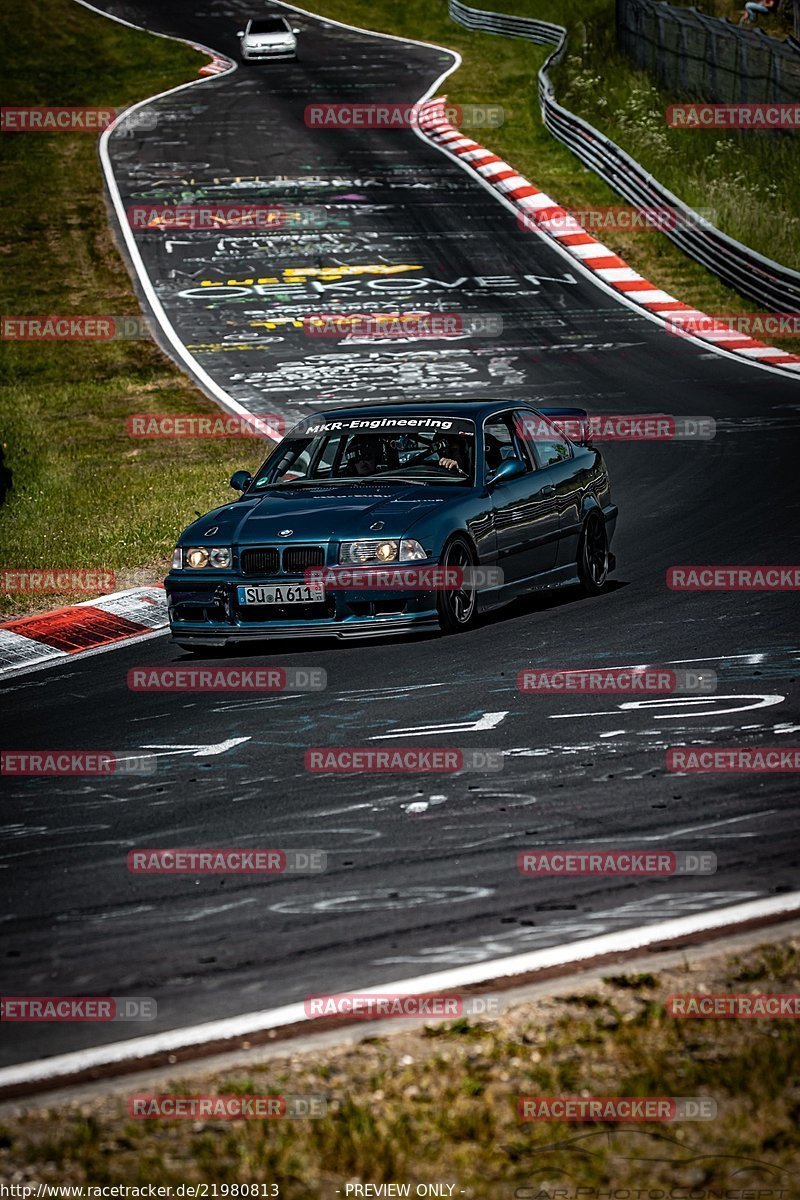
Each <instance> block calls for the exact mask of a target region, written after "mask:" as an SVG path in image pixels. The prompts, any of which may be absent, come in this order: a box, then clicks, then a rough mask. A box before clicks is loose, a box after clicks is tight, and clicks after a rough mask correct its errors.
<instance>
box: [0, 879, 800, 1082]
mask: <svg viewBox="0 0 800 1200" xmlns="http://www.w3.org/2000/svg"><path fill="white" fill-rule="evenodd" d="M798 911H800V892H790V893H787V894H786V895H784V896H770V897H764V898H763V899H760V900H750V901H746V902H745V903H743V904H735V905H732V906H730V907H728V908H720V909H716V910H711V911H710V912H709V911H706V912H702V913H692V914H691V915H690V916H686V917H675V918H674V919H672V920H670V921H659V922H658V923H657V924H655V925H645V926H640V927H638V928H635V929H623V930H618V931H616V932H615V933H607V934H601V935H600V936H599V937H592V938H585V939H583V940H581V941H577V942H572V943H569V944H567V945H565V946H552V947H548V948H546V949H544V950H532V951H528V952H527V953H524V954H515V955H512V956H510V957H507V958H498V959H494V960H492V961H489V962H482V963H472V964H469V965H466V966H461V967H455V968H451V969H449V970H444V971H437V972H435V973H434V974H431V975H417V976H415V977H413V978H410V979H401V980H396V981H394V982H392V983H384V984H380V985H375V986H372V987H367V988H354V989H339V991H344V990H353V991H358V992H359V994H361V993H363V994H365V995H380V994H382V993H385V992H393V993H397V994H400V995H416V994H423V995H427V994H432V993H438V992H444V991H447V990H448V989H453V988H460V987H461V988H463V987H469V986H471V985H474V984H482V983H489V982H491V981H493V980H497V979H505V978H508V977H511V976H514V975H526V974H528V973H530V972H534V971H542V970H545V969H546V968H549V967H555V966H568V965H570V964H572V963H580V962H584V961H587V960H589V959H593V958H598V957H600V956H601V955H605V954H628V953H631V952H633V951H637V950H641V949H643V948H644V947H646V946H651V945H654V944H655V943H658V942H665V941H669V940H672V939H675V938H680V937H689V936H692V935H694V934H698V933H712V932H714V931H716V930H721V929H725V928H726V927H727V926H730V925H738V924H741V923H742V922H744V921H752V920H754V919H760V918H769V917H774V918H780V917H782V916H784V915H785V914H787V913H793V912H798ZM765 936H766V935H765ZM300 1023H302V1024H306V1025H307V1026H308V1028H309V1029H313V1025H314V1021H313V1018H310V1017H307V1016H306V1012H305V1006H304V1005H303V1004H300V1003H298V1004H286V1005H283V1006H282V1007H281V1008H273V1009H265V1010H263V1011H261V1012H250V1013H243V1014H242V1015H241V1016H238V1017H227V1018H224V1019H222V1020H219V1021H208V1022H206V1023H204V1024H202V1025H189V1026H186V1027H184V1028H183V1029H170V1030H167V1031H166V1032H164V1033H155V1034H151V1035H150V1036H149V1037H140V1038H132V1039H130V1040H128V1041H124V1042H112V1043H111V1044H110V1045H106V1046H95V1047H93V1048H92V1049H89V1050H78V1051H75V1052H73V1053H70V1054H59V1055H55V1056H54V1057H52V1058H45V1059H40V1060H39V1061H36V1062H26V1063H18V1064H16V1065H14V1066H11V1067H3V1068H2V1069H0V1089H2V1088H8V1087H15V1086H18V1085H19V1084H22V1083H39V1082H45V1081H54V1080H56V1079H58V1078H59V1077H60V1076H69V1075H74V1074H77V1073H78V1072H80V1071H86V1070H89V1069H99V1068H102V1067H108V1066H111V1065H114V1064H119V1063H131V1064H135V1063H136V1062H137V1061H139V1060H141V1059H144V1058H148V1057H150V1056H151V1055H156V1054H170V1053H173V1052H174V1051H176V1050H179V1049H185V1048H187V1047H190V1046H204V1045H206V1044H209V1043H213V1042H220V1041H226V1040H232V1039H235V1038H246V1037H248V1036H249V1035H252V1034H254V1033H257V1032H261V1031H263V1030H267V1029H280V1028H281V1027H282V1026H286V1025H295V1024H300Z"/></svg>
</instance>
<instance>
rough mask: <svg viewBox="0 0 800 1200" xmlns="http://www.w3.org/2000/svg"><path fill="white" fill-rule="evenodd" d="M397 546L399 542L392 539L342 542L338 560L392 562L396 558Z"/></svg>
mask: <svg viewBox="0 0 800 1200" xmlns="http://www.w3.org/2000/svg"><path fill="white" fill-rule="evenodd" d="M399 548H400V547H399V543H398V542H394V541H377V540H375V541H368V542H342V545H341V549H340V550H339V562H340V563H373V562H379V563H385V562H394V561H395V560H396V559H397V555H398V552H399Z"/></svg>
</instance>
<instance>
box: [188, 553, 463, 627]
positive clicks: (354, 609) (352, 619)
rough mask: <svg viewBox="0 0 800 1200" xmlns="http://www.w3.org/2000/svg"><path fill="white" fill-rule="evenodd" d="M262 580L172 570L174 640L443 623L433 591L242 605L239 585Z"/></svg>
mask: <svg viewBox="0 0 800 1200" xmlns="http://www.w3.org/2000/svg"><path fill="white" fill-rule="evenodd" d="M200 574H201V573H200V572H198V573H197V575H198V576H199V575H200ZM258 582H259V581H258V580H255V579H252V578H249V577H248V578H247V579H242V578H241V577H230V576H229V577H227V578H225V579H219V578H218V577H214V576H209V575H208V574H206V573H205V572H203V577H202V578H197V577H195V578H191V579H187V578H186V572H185V571H181V572H179V573H178V572H175V573H172V574H170V575H168V576H167V578H166V579H165V580H164V587H165V590H166V593H167V604H168V609H169V623H170V630H171V632H172V636H173V638H174V639H175V641H177V642H180V643H181V644H182V645H187V646H189V645H191V646H195V645H196V646H201V645H205V646H224V645H227V644H228V643H233V642H249V641H259V640H261V641H264V640H272V639H274V638H298V637H309V638H318V637H332V638H338V639H340V640H342V639H347V638H360V637H392V636H394V635H396V634H401V633H416V632H424V631H425V630H430V629H438V628H439V621H438V613H437V609H436V596H435V593H433V592H409V591H397V592H394V591H380V592H376V591H361V590H353V591H350V590H345V589H341V590H330V591H329V592H328V594H327V596H326V599H325V602H324V604H294V605H286V606H276V607H275V608H272V607H270V608H265V607H261V606H253V605H240V604H239V602H238V599H237V593H236V589H237V587H239V586H241V585H243V584H245V585H252V584H254V583H258ZM263 582H265V583H276V582H280V583H282V584H285V585H288V584H292V583H298V584H300V583H302V582H303V579H302V578H301V577H300V576H298V577H296V578H288V577H286V576H282V577H281V579H280V580H277V579H275V578H272V579H269V580H264V581H263Z"/></svg>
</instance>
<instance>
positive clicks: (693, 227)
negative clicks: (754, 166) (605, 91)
mask: <svg viewBox="0 0 800 1200" xmlns="http://www.w3.org/2000/svg"><path fill="white" fill-rule="evenodd" d="M449 11H450V16H451V17H452V19H453V20H454V21H456V22H457V23H458V24H459V25H463V26H464V27H465V28H466V29H474V30H480V31H482V32H484V33H497V34H503V35H505V36H506V37H519V38H525V39H526V40H527V41H530V42H536V43H537V44H538V45H552V46H554V47H555V49H554V50H553V52H552V53H551V54H549V55H548V57H547V59H546V60H545V62H544V64H543V66H542V68H541V70H540V71H539V102H540V104H541V109H542V120H543V121H544V124H545V128H546V129H547V130H549V132H550V133H551V134H552V135H553V137H555V138H557V139H558V140H559V141H560V142H563V143H564V145H565V146H567V147H568V148H569V149H570V150H571V151H572V152H573V154H575V155H576V156H577V157H578V158H579V159H580V160H581V162H582V163H584V164H585V165H586V166H587V167H590V168H591V169H592V170H593V171H595V172H596V174H598V175H599V176H600V178H601V179H603V180H605V182H606V183H607V184H609V186H610V187H612V188H614V190H615V191H616V192H619V194H620V195H621V196H623V197H624V198H625V199H626V200H627V201H628V202H629V203H631V204H633V205H635V206H636V207H637V208H639V209H667V210H669V211H670V212H674V213H675V214H676V217H675V222H674V227H671V228H668V227H664V226H662V232H663V233H664V234H665V235H666V236H667V237H668V238H670V240H671V241H673V242H674V243H675V245H676V246H679V247H680V249H681V250H683V251H684V252H685V253H686V254H688V255H689V256H690V257H691V258H693V259H695V261H696V262H699V263H702V265H703V266H704V267H706V268H707V269H708V270H709V271H711V272H712V273H713V274H714V275H716V276H718V277H719V278H720V279H721V280H722V281H723V283H725V284H727V285H728V286H729V287H732V288H735V289H736V291H737V292H739V293H740V294H741V295H743V296H747V297H748V298H749V299H750V300H754V301H755V302H756V304H758V305H759V306H760V307H762V308H767V309H771V310H772V311H774V312H800V272H798V271H794V270H792V269H791V268H790V267H784V266H782V265H781V263H777V262H773V260H772V259H769V258H765V257H764V255H762V254H759V253H758V252H757V251H756V250H753V249H751V248H750V247H749V246H745V245H744V244H743V243H742V242H737V241H736V240H735V239H734V238H731V237H728V235H727V234H725V233H722V231H721V230H719V229H717V228H716V227H715V226H713V225H711V224H710V223H709V222H708V221H706V220H705V219H704V218H702V217H701V216H699V214H697V213H695V212H694V210H693V209H691V208H690V207H689V206H688V205H687V204H685V203H684V202H683V201H682V200H680V199H679V198H678V197H677V196H675V195H674V194H673V193H672V192H670V191H669V190H668V189H667V188H665V187H664V186H663V184H661V183H659V181H658V180H657V179H656V178H655V177H654V176H653V175H652V174H651V173H650V172H649V171H646V170H645V168H644V167H643V166H641V164H640V163H638V162H636V160H635V159H633V158H631V156H630V155H629V154H626V153H625V151H624V150H622V149H621V148H620V147H619V146H617V145H616V143H615V142H612V141H610V139H609V138H607V137H605V136H604V135H603V134H602V133H601V132H600V130H599V129H595V127H594V126H593V125H590V124H589V122H588V121H584V120H583V118H582V117H578V116H576V115H575V114H574V113H571V112H569V111H568V110H567V109H566V108H564V107H563V105H561V104H559V103H558V101H557V100H556V98H555V92H554V88H553V84H552V82H551V80H550V76H549V71H550V68H551V67H553V66H554V65H555V64H556V63H558V62H559V61H560V59H561V58H562V56H563V54H564V51H565V49H566V42H567V31H566V29H565V28H564V27H563V26H562V25H554V24H551V23H550V22H548V21H537V20H534V19H533V18H530V17H514V16H509V15H508V14H505V13H495V12H485V11H483V10H481V9H478V8H471V7H469V6H468V5H466V4H463V3H462V2H461V0H449Z"/></svg>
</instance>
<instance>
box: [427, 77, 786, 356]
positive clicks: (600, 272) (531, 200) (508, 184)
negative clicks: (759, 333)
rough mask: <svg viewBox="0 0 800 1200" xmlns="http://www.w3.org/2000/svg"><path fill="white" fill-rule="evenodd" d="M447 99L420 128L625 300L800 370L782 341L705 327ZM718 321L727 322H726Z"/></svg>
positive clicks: (700, 334)
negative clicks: (453, 113)
mask: <svg viewBox="0 0 800 1200" xmlns="http://www.w3.org/2000/svg"><path fill="white" fill-rule="evenodd" d="M446 101H447V97H446V96H438V97H437V98H436V99H434V100H429V101H427V103H425V104H423V105H421V107H420V109H419V115H418V122H417V123H418V128H419V130H420V132H421V133H422V134H423V135H424V136H425V137H426V138H427V140H428V141H430V142H433V144H434V145H436V146H439V147H440V148H441V149H443V150H446V151H447V152H448V153H449V154H452V155H453V156H455V157H456V158H457V159H458V160H459V161H460V162H461V163H462V164H464V165H465V166H466V167H467V168H468V169H469V170H471V171H473V172H474V173H475V174H476V175H477V176H478V177H479V178H480V179H481V180H483V182H484V183H485V184H488V185H489V186H490V187H491V188H493V189H494V190H495V191H497V192H499V193H500V195H501V196H503V197H504V198H505V200H507V201H508V202H510V203H511V205H512V207H514V208H516V209H517V211H518V212H519V213H520V214H522V215H523V216H525V218H526V219H527V221H528V222H530V227H535V229H536V230H537V231H541V232H542V233H543V234H545V235H547V236H549V237H551V238H553V240H554V241H555V242H557V244H558V245H559V246H561V247H562V248H563V249H564V250H565V251H566V252H567V253H568V254H569V255H571V256H572V257H573V258H575V259H577V260H578V261H579V262H580V264H581V265H582V266H583V267H584V268H586V269H588V270H590V271H591V272H593V273H594V274H595V275H596V276H597V278H598V279H601V280H602V281H603V283H605V284H606V285H608V286H609V287H610V288H612V289H613V290H614V291H616V292H618V293H620V295H621V297H623V298H624V299H625V300H626V301H628V302H630V303H632V304H633V305H636V306H640V307H641V308H643V309H645V310H646V311H647V312H648V313H650V314H651V315H654V316H656V317H658V318H660V319H661V320H663V322H664V324H665V326H671V327H672V329H671V332H673V333H675V334H676V335H677V336H682V337H691V338H692V339H694V340H696V341H700V342H706V343H708V344H709V345H711V346H713V347H714V349H716V350H724V351H726V352H727V353H730V354H734V355H739V356H741V357H743V358H746V359H748V360H749V361H750V362H753V361H755V362H757V363H758V364H759V365H762V366H769V367H780V368H781V369H783V370H786V371H792V372H800V355H797V354H789V353H788V352H787V351H786V350H782V349H780V348H779V347H777V346H767V345H766V344H765V343H764V342H759V341H756V340H755V338H751V337H748V336H747V335H745V334H741V333H737V332H736V331H735V330H733V329H728V328H713V327H712V328H704V326H710V325H712V323H713V318H711V317H709V316H707V314H706V313H703V312H700V310H699V309H696V308H692V307H691V305H689V304H684V303H682V301H680V300H678V299H676V298H675V296H671V295H670V294H669V292H665V291H663V290H662V289H661V288H657V287H656V286H655V284H653V283H650V282H649V280H647V279H645V278H644V276H643V275H640V274H639V273H638V272H637V271H634V270H633V268H632V267H629V266H628V264H627V263H626V262H625V260H624V259H622V258H620V257H619V256H618V255H617V254H615V253H614V251H613V250H610V249H609V248H608V246H604V245H603V243H602V242H599V241H598V240H597V239H596V238H594V237H592V235H591V234H590V233H587V232H586V230H585V229H584V228H583V226H582V225H581V224H580V223H579V222H578V221H576V220H575V219H574V217H571V216H570V215H569V213H567V212H566V210H565V209H564V208H562V207H561V206H560V205H559V204H557V203H556V201H555V200H552V199H551V198H550V197H549V196H548V195H546V194H545V193H544V192H543V191H541V190H540V189H539V188H537V187H534V186H533V184H532V183H530V181H529V180H527V179H525V177H524V176H523V175H520V174H519V172H518V171H516V170H515V169H514V168H513V167H512V166H510V164H509V163H507V162H504V161H503V159H502V158H500V157H499V155H497V154H493V153H492V151H491V150H487V149H486V147H485V146H481V145H480V143H479V142H474V141H473V140H472V139H471V138H468V137H465V136H464V134H463V133H462V132H461V130H460V129H457V128H456V127H455V126H454V125H451V124H450V122H449V121H448V120H447V118H446V117H445V115H444V112H445V104H446ZM682 324H685V325H686V327H687V332H686V333H683V332H682V330H681V325H682ZM716 324H718V325H722V322H721V321H719V322H716ZM698 325H699V326H700V327H699V328H698V327H697V326H698Z"/></svg>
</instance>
